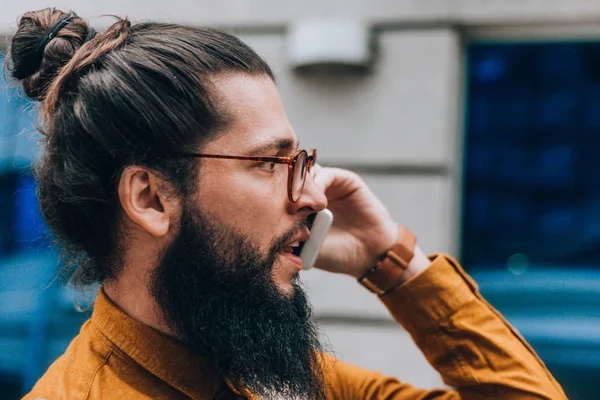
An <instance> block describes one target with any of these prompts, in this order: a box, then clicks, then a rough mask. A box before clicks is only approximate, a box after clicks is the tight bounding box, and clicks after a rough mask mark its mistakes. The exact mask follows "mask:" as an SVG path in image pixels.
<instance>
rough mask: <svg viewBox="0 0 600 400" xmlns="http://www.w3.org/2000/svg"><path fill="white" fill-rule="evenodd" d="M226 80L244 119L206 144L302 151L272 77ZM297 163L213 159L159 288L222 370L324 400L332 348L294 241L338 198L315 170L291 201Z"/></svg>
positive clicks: (260, 386)
mask: <svg viewBox="0 0 600 400" xmlns="http://www.w3.org/2000/svg"><path fill="white" fill-rule="evenodd" d="M217 86H218V88H219V89H220V92H221V93H220V94H221V101H223V102H224V104H225V106H226V107H227V110H228V112H229V113H230V114H231V116H232V117H233V122H232V125H231V127H230V129H229V130H228V131H227V132H226V133H225V134H224V135H223V136H221V137H219V139H217V140H215V141H213V142H211V143H210V144H209V145H207V146H206V147H205V148H203V149H202V152H203V153H210V154H223V155H256V156H290V155H293V154H294V152H295V150H296V149H295V143H296V140H295V136H294V134H293V132H292V130H291V127H290V125H289V122H288V120H287V118H286V116H285V113H284V111H283V106H282V104H281V101H280V99H279V95H278V94H277V90H276V89H275V85H274V84H273V82H272V81H271V80H270V79H269V78H252V77H247V76H234V77H230V78H221V80H219V81H218V82H217ZM277 143H291V144H292V146H291V147H285V148H278V147H277V146H275V145H273V144H277ZM265 145H272V146H270V147H269V146H267V148H263V147H264V146H265ZM257 148H258V149H259V150H256V149H257ZM260 148H263V149H260ZM287 173H288V172H287V165H285V164H282V165H275V168H269V167H268V166H265V165H264V164H260V163H257V162H252V161H241V160H221V159H206V160H203V161H202V163H201V165H200V177H199V185H198V191H197V193H196V194H195V195H192V196H190V197H189V198H186V199H184V200H183V202H182V211H181V218H180V219H179V220H178V221H177V222H178V223H177V224H176V225H178V231H177V232H176V234H175V235H174V238H173V240H172V242H171V243H170V244H169V245H168V246H167V247H166V248H165V249H164V251H163V253H162V254H161V257H160V262H159V264H158V266H157V267H156V269H155V271H154V274H153V279H152V283H151V287H150V291H151V293H152V295H153V296H154V299H155V301H156V303H157V305H158V306H159V308H160V310H161V311H162V314H163V317H164V322H165V323H166V324H167V325H168V326H169V328H170V330H171V331H172V332H174V333H175V335H176V336H177V337H178V338H179V339H180V340H181V341H182V342H183V343H184V344H185V345H187V346H188V348H190V349H191V350H192V351H194V352H196V353H198V354H200V355H202V356H203V357H205V358H207V359H208V360H210V361H212V363H213V364H214V368H215V370H216V372H217V373H219V374H220V375H221V376H222V377H223V378H229V379H231V380H233V381H234V382H236V383H240V384H241V385H244V386H246V387H248V388H250V389H251V390H252V391H253V392H254V393H255V394H259V395H263V396H268V395H269V394H273V393H279V394H280V395H284V396H285V398H289V399H296V398H298V399H300V398H313V399H318V398H323V390H324V386H323V374H322V371H321V369H320V365H319V354H320V353H321V351H322V348H321V344H320V342H319V335H318V330H317V328H316V325H315V323H314V321H313V319H312V311H311V308H310V305H309V304H308V301H307V298H306V294H305V293H304V291H303V289H302V287H301V286H300V284H299V280H298V272H299V270H300V268H301V265H299V264H298V263H297V262H295V261H294V258H293V257H290V255H289V246H287V245H289V244H290V243H292V242H294V241H295V240H296V238H298V237H299V236H300V235H302V234H303V232H306V229H307V228H306V219H307V217H308V216H309V215H311V214H312V213H314V212H318V211H320V210H321V209H323V208H324V207H325V206H326V203H327V201H326V199H325V196H324V194H323V193H322V191H320V190H319V189H318V188H317V187H316V186H315V184H314V182H313V180H312V178H311V177H307V181H306V185H305V189H304V192H303V194H302V196H301V197H300V199H299V200H298V201H297V202H296V203H291V202H290V201H289V200H288V195H287Z"/></svg>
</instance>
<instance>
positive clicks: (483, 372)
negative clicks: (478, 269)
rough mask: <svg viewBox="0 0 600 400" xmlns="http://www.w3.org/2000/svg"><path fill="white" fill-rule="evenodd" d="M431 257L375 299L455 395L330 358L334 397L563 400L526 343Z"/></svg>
mask: <svg viewBox="0 0 600 400" xmlns="http://www.w3.org/2000/svg"><path fill="white" fill-rule="evenodd" d="M431 259H432V264H431V266H429V267H428V268H427V269H426V270H425V271H423V272H422V273H421V274H419V275H417V276H415V277H414V278H412V279H411V280H409V281H408V282H406V283H404V284H403V285H402V286H400V287H398V288H397V289H395V290H393V291H392V292H390V293H388V294H386V295H384V296H381V297H380V299H381V301H382V302H383V303H384V304H385V306H386V307H387V308H388V309H389V311H390V313H391V314H392V316H393V317H394V319H395V320H396V321H397V322H398V323H399V324H401V325H402V326H403V327H404V329H406V330H407V331H408V332H409V333H410V335H411V336H412V338H413V340H414V341H415V343H416V344H417V346H418V347H419V348H420V349H421V351H422V352H423V353H424V355H425V357H426V358H427V360H428V361H429V363H430V364H431V365H432V366H433V367H434V368H435V369H436V370H437V371H438V372H439V373H440V374H441V376H442V378H443V380H444V382H445V383H446V384H447V385H449V386H451V387H453V388H455V390H446V389H440V390H433V391H428V390H423V389H417V388H414V387H412V386H411V385H408V384H405V383H401V382H399V381H398V380H397V379H395V378H391V377H386V376H384V375H382V374H380V373H378V372H373V371H368V370H365V369H361V368H358V367H356V366H353V365H350V364H348V363H344V362H342V361H340V360H335V359H333V358H332V359H328V360H329V362H330V364H329V365H330V366H331V369H330V373H328V377H329V378H330V385H329V388H330V390H331V395H332V396H333V397H332V398H336V399H337V398H343V399H373V400H375V399H378V400H379V399H390V400H391V399H465V400H474V399H552V400H555V399H556V400H559V399H566V398H567V397H566V396H565V393H564V392H563V390H562V388H561V386H560V384H559V383H558V382H557V381H556V380H555V379H554V377H553V376H552V375H551V374H550V372H549V371H548V369H547V368H546V367H545V365H544V363H543V362H542V361H541V360H540V358H539V357H538V356H537V354H536V353H535V352H534V350H533V349H532V348H531V346H530V345H529V344H528V343H527V342H526V341H525V339H523V337H522V336H521V335H520V334H519V333H518V332H517V331H516V329H515V328H513V327H512V326H511V325H510V324H509V323H508V322H507V321H506V320H505V319H504V318H503V317H502V315H501V314H500V313H499V312H498V311H496V310H495V309H494V308H493V307H492V306H491V305H490V304H489V303H488V302H487V301H486V300H485V299H484V298H483V297H482V296H481V295H480V294H479V291H478V288H477V285H476V284H475V283H474V282H473V280H472V279H471V278H470V277H469V276H468V275H467V274H466V272H464V270H463V269H462V268H461V267H460V265H459V264H458V262H457V261H456V260H454V259H453V258H451V257H449V256H447V255H442V254H440V255H436V256H433V257H431ZM399 362H402V361H401V360H399Z"/></svg>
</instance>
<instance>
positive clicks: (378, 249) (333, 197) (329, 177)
mask: <svg viewBox="0 0 600 400" xmlns="http://www.w3.org/2000/svg"><path fill="white" fill-rule="evenodd" d="M316 168H317V170H316V174H315V182H316V183H317V185H318V186H319V187H320V188H321V189H322V190H323V191H324V192H325V195H326V196H327V200H328V202H329V205H328V207H327V208H328V209H329V210H331V212H332V213H333V216H334V218H333V225H332V226H331V230H330V231H329V235H328V236H327V239H325V242H324V243H323V247H322V249H321V252H320V254H319V258H318V259H317V262H316V264H315V266H316V267H317V268H321V269H324V270H327V271H331V272H338V273H344V274H348V275H352V276H354V277H356V278H358V277H361V276H362V275H363V274H364V273H365V272H366V270H367V269H368V268H369V267H370V266H372V265H374V264H375V262H376V261H377V258H378V257H379V256H381V255H382V254H383V253H384V252H385V251H386V250H387V249H389V248H390V247H391V246H392V245H393V244H394V243H395V241H396V238H397V234H398V229H397V225H396V224H395V223H394V221H393V220H392V217H391V215H390V213H389V212H388V210H387V209H386V208H385V206H384V205H383V204H382V203H381V201H379V199H378V198H377V197H376V196H375V195H374V194H373V192H371V190H370V189H369V188H368V186H367V185H366V184H365V182H364V181H363V180H362V179H361V178H360V177H359V176H358V175H357V174H355V173H354V172H351V171H347V170H344V169H340V168H324V167H320V166H316Z"/></svg>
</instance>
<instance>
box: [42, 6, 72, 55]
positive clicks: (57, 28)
mask: <svg viewBox="0 0 600 400" xmlns="http://www.w3.org/2000/svg"><path fill="white" fill-rule="evenodd" d="M73 18H77V14H75V13H71V14H69V15H67V16H66V17H64V18H63V19H61V20H60V21H58V22H57V23H56V24H54V26H53V27H52V29H50V32H48V35H47V36H46V38H44V40H43V41H42V43H40V46H39V47H38V52H39V53H40V55H41V56H43V54H44V49H45V48H46V46H47V45H48V43H50V41H51V40H52V39H54V37H55V36H56V34H57V33H58V31H60V30H61V29H62V28H64V27H65V25H66V24H68V23H69V21H70V20H72V19H73Z"/></svg>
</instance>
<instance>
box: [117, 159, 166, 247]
mask: <svg viewBox="0 0 600 400" xmlns="http://www.w3.org/2000/svg"><path fill="white" fill-rule="evenodd" d="M165 190H166V183H165V182H164V180H162V179H160V178H159V177H158V176H157V175H156V173H154V172H153V171H151V170H148V169H147V168H143V167H139V166H135V165H132V166H129V167H127V168H125V170H124V171H123V173H122V174H121V179H120V180H119V189H118V192H119V200H120V201H121V206H122V207H123V210H124V211H125V214H126V215H127V216H128V217H129V219H131V221H133V222H134V223H135V224H137V225H139V226H140V227H142V228H143V229H144V230H146V231H147V232H148V233H149V234H151V235H152V236H155V237H161V236H164V235H166V234H167V232H168V231H169V225H170V222H171V217H172V216H173V215H174V212H175V207H176V205H175V204H174V200H175V198H169V196H167V193H165ZM168 200H171V201H168Z"/></svg>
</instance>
